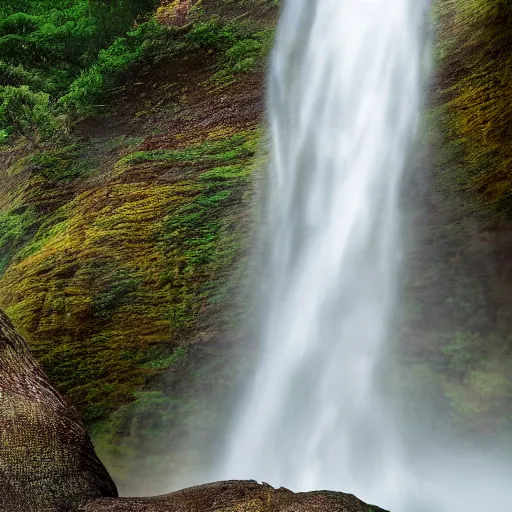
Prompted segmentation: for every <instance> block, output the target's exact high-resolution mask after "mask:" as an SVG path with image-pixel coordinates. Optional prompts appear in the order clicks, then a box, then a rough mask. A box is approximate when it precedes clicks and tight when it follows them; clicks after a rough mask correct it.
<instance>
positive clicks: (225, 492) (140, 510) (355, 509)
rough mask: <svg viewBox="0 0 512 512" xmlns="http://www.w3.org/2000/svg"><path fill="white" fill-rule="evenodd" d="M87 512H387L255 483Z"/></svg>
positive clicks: (334, 496)
mask: <svg viewBox="0 0 512 512" xmlns="http://www.w3.org/2000/svg"><path fill="white" fill-rule="evenodd" d="M85 511H86V512H385V511H384V510H383V509H381V508H379V507H375V506H373V505H367V504H366V503H364V502H362V501H361V500H359V499H357V498H356V497H355V496H353V495H351V494H343V493H338V492H328V491H320V492H310V493H298V494H295V493H293V492H292V491H289V490H288V489H284V488H281V489H274V488H273V487H271V486H270V485H268V484H258V483H257V482H255V481H252V480H250V481H230V482H218V483H214V484H208V485H201V486H198V487H191V488H190V489H184V490H182V491H178V492H175V493H172V494H168V495H167V496H159V497H155V498H124V499H114V500H112V499H100V500H96V501H93V502H91V503H90V504H89V505H87V507H85Z"/></svg>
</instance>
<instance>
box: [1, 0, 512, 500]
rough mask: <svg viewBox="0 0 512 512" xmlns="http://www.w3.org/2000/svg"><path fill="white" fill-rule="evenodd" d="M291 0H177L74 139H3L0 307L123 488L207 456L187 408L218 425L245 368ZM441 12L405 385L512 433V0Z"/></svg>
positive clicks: (408, 311)
mask: <svg viewBox="0 0 512 512" xmlns="http://www.w3.org/2000/svg"><path fill="white" fill-rule="evenodd" d="M177 4H180V5H181V6H182V7H181V8H180V9H179V10H178V11H176V10H175V8H176V5H177ZM275 4H276V2H273V1H270V0H268V1H267V0H251V1H249V0H247V1H246V0H238V1H228V0H208V1H207V0H204V1H203V2H200V3H195V2H181V3H180V2H178V3H177V2H162V5H161V6H160V8H159V9H158V12H157V15H156V16H157V19H158V22H159V23H161V24H167V25H172V26H173V27H174V28H173V30H174V32H173V35H172V38H171V39H168V40H165V41H164V43H162V44H161V46H160V47H159V48H158V51H157V52H156V55H155V56H154V58H153V59H152V60H151V61H150V62H145V63H144V64H143V65H141V67H139V68H138V69H135V70H133V71H132V76H131V78H129V79H128V81H127V82H126V84H125V85H124V86H122V87H120V88H119V89H118V90H117V92H116V95H115V98H116V99H115V101H114V104H113V105H112V106H109V107H102V108H105V112H104V114H105V115H103V116H96V117H92V118H88V119H84V120H83V121H82V122H80V123H78V125H76V126H75V127H74V128H73V130H72V133H71V135H70V137H68V138H66V139H65V143H64V144H63V143H60V142H59V144H55V143H52V142H47V143H44V144H39V145H36V146H35V145H34V144H33V143H30V142H26V141H25V142H23V141H18V142H19V143H18V144H16V145H15V146H8V147H6V146H2V149H0V182H1V183H2V187H1V189H0V306H1V307H3V308H5V309H6V310H7V312H8V313H9V315H10V316H11V317H12V320H13V322H14V323H15V325H16V327H18V328H19V329H20V330H21V331H22V332H23V334H24V335H26V338H27V340H28V342H29V344H30V346H31V348H32V350H33V351H34V354H35V356H36V358H37V360H38V361H39V362H40V363H41V365H42V366H43V367H44V369H45V370H46V372H47V373H48V374H49V376H50V380H51V381H52V383H54V384H55V385H56V386H57V388H58V389H59V391H61V392H62V393H63V394H64V395H65V397H66V398H67V399H68V400H69V401H70V402H71V403H72V404H73V405H75V406H76V407H77V409H78V410H79V412H80V414H81V415H82V416H83V417H84V418H85V419H86V422H87V425H88V427H90V428H91V429H92V433H93V436H94V438H95V440H96V442H97V445H98V447H99V450H100V452H101V454H102V456H103V457H104V459H105V461H106V462H108V465H109V467H110V468H111V469H112V471H113V473H114V476H115V478H116V481H118V482H120V483H121V486H122V487H123V490H125V491H130V492H135V493H136V492H138V491H140V488H137V481H141V480H143V479H144V478H145V477H148V476H150V477H151V478H149V479H150V480H151V481H153V482H155V480H158V478H157V477H156V476H155V475H157V474H158V473H159V467H160V466H159V465H160V464H163V460H164V459H163V458H162V455H163V454H162V453H161V452H162V446H169V447H172V450H171V448H169V451H172V452H173V455H172V456H171V457H170V459H171V460H169V458H168V457H167V456H166V457H165V467H170V466H173V467H178V468H179V467H180V466H181V465H182V464H183V465H188V466H191V465H194V464H197V461H196V462H194V461H191V460H190V457H191V455H190V454H189V453H186V451H185V450H184V449H183V448H181V447H182V440H183V437H184V435H185V431H186V429H187V426H189V423H188V422H189V419H190V418H191V417H193V416H198V415H200V416H201V420H200V422H199V423H200V429H202V430H201V432H202V431H205V438H207V437H208V436H207V432H206V431H207V430H208V429H209V428H211V426H212V425H214V424H215V423H216V421H217V419H218V418H219V417H220V416H222V415H223V414H224V413H225V411H224V410H213V408H212V403H215V398H216V397H219V396H222V395H223V394H224V395H225V394H226V393H228V392H229V391H230V390H231V389H232V387H233V386H232V384H233V382H235V381H236V376H237V374H239V373H241V372H243V368H242V367H241V365H239V364H238V365H237V364H235V363H233V362H231V361H229V360H227V356H226V354H227V353H229V352H230V350H231V349H232V346H236V345H238V342H239V341H240V340H239V339H237V338H236V332H235V334H233V335H232V338H233V339H234V341H235V343H229V341H233V339H231V340H230V339H228V337H227V334H226V333H227V332H228V330H229V329H228V327H232V326H233V324H235V321H236V319H237V318H238V317H240V316H241V315H243V314H244V313H245V314H247V313H248V312H249V314H250V311H249V308H248V306H247V304H246V303H244V302H243V301H242V300H241V299H240V298H238V299H236V300H233V299H232V297H240V295H238V296H237V294H236V292H237V291H238V290H239V289H240V288H241V287H243V283H244V279H245V278H246V275H247V273H248V271H249V270H248V266H247V258H246V256H247V240H248V238H249V237H250V233H251V231H252V229H253V225H252V221H251V215H250V209H251V202H252V196H253V191H252V184H251V182H252V180H253V177H254V173H253V171H254V169H255V168H257V166H258V158H257V155H258V140H259V138H260V135H261V132H260V125H261V121H262V119H263V112H264V100H263V96H264V73H265V59H266V56H267V54H268V50H269V48H270V46H271V41H272V35H273V28H274V25H275V19H276V14H277V10H276V5H275ZM194 9H195V10H194ZM435 18H436V21H437V23H438V34H437V35H438V38H437V43H436V45H437V50H436V57H435V58H436V74H435V78H434V90H435V91H434V95H433V96H432V97H431V98H429V101H430V106H429V113H428V119H427V122H426V123H425V126H424V139H423V141H422V142H423V143H424V144H423V146H422V147H423V148H424V152H425V153H427V155H428V157H427V158H426V159H425V160H426V161H428V165H427V164H425V165H424V166H423V167H422V168H421V169H418V170H417V172H416V173H414V175H415V177H414V180H415V182H414V183H413V184H412V185H411V189H412V191H413V192H412V194H411V196H412V197H410V198H408V202H409V205H410V206H411V210H412V211H413V212H414V215H410V216H409V220H410V222H409V226H408V227H409V230H410V233H411V243H410V246H409V247H410V249H411V253H410V258H409V260H410V264H409V267H408V269H407V276H406V277H405V278H404V281H405V282H404V307H403V311H402V315H401V324H402V330H401V339H400V340H399V343H398V344H397V354H398V357H399V359H400V360H401V363H402V364H401V365H400V368H399V371H398V372H397V374H396V375H397V376H396V382H393V383H392V384H393V385H396V386H399V387H400V389H401V390H402V391H403V392H405V393H406V394H407V393H410V395H407V398H408V400H407V403H408V404H418V403H420V404H422V406H421V407H418V408H417V410H409V411H408V413H411V414H413V415H416V416H417V417H418V418H419V419H420V420H421V421H423V420H425V419H426V420H428V422H434V423H436V421H437V420H436V419H435V418H437V417H439V418H442V419H440V420H439V424H438V425H437V426H440V427H443V428H444V427H445V424H446V418H447V417H448V418H449V419H450V423H451V427H452V428H456V429H457V431H458V432H461V431H462V432H464V433H467V434H468V435H472V436H476V437H477V438H478V439H490V438H496V437H497V436H503V437H505V438H507V439H510V435H511V432H512V385H511V381H510V375H511V373H512V353H511V349H512V344H511V337H510V333H511V332H512V267H511V264H510V261H511V257H512V223H511V222H510V215H511V209H510V204H509V203H510V189H511V182H510V172H509V171H510V158H511V155H512V147H511V146H510V141H511V140H512V138H511V137H510V135H511V130H512V127H511V126H510V123H511V122H512V112H511V110H512V101H511V98H510V91H511V89H510V87H509V83H508V76H509V70H510V64H511V63H510V59H511V58H512V53H511V52H510V48H511V46H512V45H511V44H510V43H511V38H512V28H511V26H512V22H511V20H510V7H509V6H508V5H507V3H506V2H495V1H492V0H455V1H450V2H448V1H444V0H439V1H438V2H437V4H436V7H435ZM419 198H421V200H420V199H419ZM226 310H229V311H230V313H229V314H228V315H227V314H225V311H226ZM203 395H207V396H209V397H211V399H210V400H203V399H202V398H201V396H203ZM409 398H410V399H409ZM418 398H421V400H418ZM407 407H414V406H412V405H408V406H407ZM432 410H435V411H439V410H441V411H442V412H443V415H439V416H437V415H432V414H431V411H432ZM149 412H151V414H148V413H149ZM433 418H434V419H433ZM207 444H208V443H206V445H207ZM204 449H205V450H206V449H208V450H210V449H212V450H213V449H214V447H212V446H205V447H204ZM141 454H142V455H144V457H142V458H141V457H139V455H141ZM134 461H137V463H136V464H134ZM128 468H131V469H128ZM134 473H136V474H137V476H134ZM1 478H2V477H1V475H0V479H1ZM164 485H167V482H163V483H162V487H163V486H164ZM160 488H161V487H160V485H159V483H158V482H157V483H155V490H159V489H160Z"/></svg>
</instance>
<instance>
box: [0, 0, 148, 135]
mask: <svg viewBox="0 0 512 512" xmlns="http://www.w3.org/2000/svg"><path fill="white" fill-rule="evenodd" d="M156 3H157V2H156V0H114V1H108V2H107V1H105V0H78V1H76V2H67V1H60V2H59V1H57V2H46V1H39V2H38V1H36V2H14V1H10V0H9V1H8V2H6V4H7V5H5V6H2V7H0V14H3V16H2V19H1V21H0V55H1V56H2V60H1V61H0V85H3V86H13V87H21V88H23V87H25V86H28V87H30V89H31V91H32V92H33V93H34V94H35V95H36V97H35V98H37V102H36V101H35V99H32V100H31V101H32V102H33V103H34V104H36V106H37V108H38V109H39V110H41V107H42V106H43V103H44V102H46V103H48V102H49V101H50V98H51V99H52V100H53V101H55V100H58V99H59V98H61V97H62V96H64V98H63V99H62V100H61V101H60V103H59V107H61V108H64V110H65V111H68V112H69V111H72V113H74V114H78V115H86V114H89V113H92V112H93V111H94V106H95V105H97V104H98V103H102V104H103V103H104V100H105V96H106V95H108V94H109V93H110V92H111V91H112V89H113V88H114V87H116V86H117V85H118V84H119V83H120V82H121V81H122V80H123V79H124V78H125V77H126V73H127V72H128V71H129V70H130V69H131V68H132V66H133V65H134V64H136V63H138V62H139V61H140V58H141V56H142V54H143V53H144V48H145V44H146V38H147V37H149V33H151V34H153V35H154V34H155V29H154V25H155V24H154V23H152V22H149V24H150V25H151V23H152V25H151V27H150V29H148V27H147V25H148V23H140V24H139V26H138V27H137V28H135V29H134V23H135V22H136V20H137V19H138V17H139V16H140V15H141V14H143V13H146V12H148V11H151V10H152V9H153V8H154V7H155V5H156ZM123 34H125V35H124V36H123ZM121 36H123V37H121ZM20 90H21V91H25V89H20ZM19 94H21V93H19ZM24 94H25V102H27V101H28V99H27V94H28V93H26V92H25V93H24ZM100 100H101V101H100ZM23 116H24V117H25V118H26V117H27V114H26V113H23ZM38 116H40V112H39V113H36V117H38ZM11 120H12V119H7V118H6V119H0V129H3V130H7V132H13V131H14V132H15V133H16V134H21V135H24V136H30V135H31V132H33V128H34V126H33V124H34V123H31V124H32V126H29V127H28V130H27V129H26V127H25V126H16V125H14V124H12V125H10V126H5V124H6V123H7V122H9V121H11ZM2 124H3V125H4V126H2ZM21 124H23V125H26V124H27V123H26V121H22V123H21ZM35 124H36V125H37V124H38V122H37V121H36V123H35ZM45 124H46V125H47V126H49V123H45ZM54 124H55V123H54ZM10 128H14V130H12V129H10ZM37 128H38V131H39V132H41V127H40V126H37ZM27 131H28V132H30V134H27ZM48 131H50V130H48Z"/></svg>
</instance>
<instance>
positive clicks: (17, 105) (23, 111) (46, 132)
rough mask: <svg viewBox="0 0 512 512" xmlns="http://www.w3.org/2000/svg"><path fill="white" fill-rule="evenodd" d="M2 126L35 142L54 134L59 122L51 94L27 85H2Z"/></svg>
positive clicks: (0, 105)
mask: <svg viewBox="0 0 512 512" xmlns="http://www.w3.org/2000/svg"><path fill="white" fill-rule="evenodd" d="M0 128H1V129H4V130H5V129H9V128H12V129H13V131H14V132H15V133H17V134H19V135H22V136H24V137H26V138H27V139H29V140H31V141H33V142H36V141H38V140H40V139H43V138H45V137H48V136H50V135H52V134H54V133H55V131H56V130H57V128H58V124H57V121H56V120H55V117H54V114H53V112H52V109H51V107H50V96H49V95H48V94H46V93H44V92H33V91H32V90H30V88H29V87H28V86H26V85H22V86H20V87H13V86H10V85H6V86H3V87H0Z"/></svg>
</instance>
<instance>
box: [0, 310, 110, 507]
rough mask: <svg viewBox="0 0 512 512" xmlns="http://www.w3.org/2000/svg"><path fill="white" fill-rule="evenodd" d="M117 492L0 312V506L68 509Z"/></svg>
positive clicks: (84, 435) (78, 427)
mask: <svg viewBox="0 0 512 512" xmlns="http://www.w3.org/2000/svg"><path fill="white" fill-rule="evenodd" d="M102 496H110V497H115V496H117V490H116V486H115V485H114V482H113V481H112V480H111V478H110V476H109V475H108V473H107V471H106V469H105V468H104V467H103V465H102V464H101V462H100V461H99V460H98V458H97V457H96V455H95V453H94V448H93V446H92V443H91V441H90V439H89V435H88V434H87V432H86V430H85V428H84V427H83V425H82V423H81V421H80V419H79V417H78V415H77V414H76V413H75V411H74V410H73V409H71V408H70V407H69V406H68V405H67V404H66V403H65V402H64V400H63V399H62V397H61V396H60V394H59V393H58V392H57V391H56V390H55V389H54V388H53V387H52V386H51V385H50V383H49V382H48V380H47V379H46V377H45V375H44V374H43V372H42V370H41V369H40V367H39V366H38V365H37V363H36V362H35V361H34V359H33V358H32V356H31V354H30V352H29V349H28V347H27V345H26V343H25V341H24V340H23V338H21V337H20V336H19V335H18V334H17V333H16V332H15V330H14V327H13V326H12V324H11V323H10V321H9V320H8V319H7V317H6V316H5V315H4V314H3V313H2V312H0V510H1V511H2V512H68V511H69V512H70V511H73V510H77V509H78V508H79V507H80V506H82V505H84V504H85V503H87V502H88V501H90V500H91V499H94V498H99V497H102Z"/></svg>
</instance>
